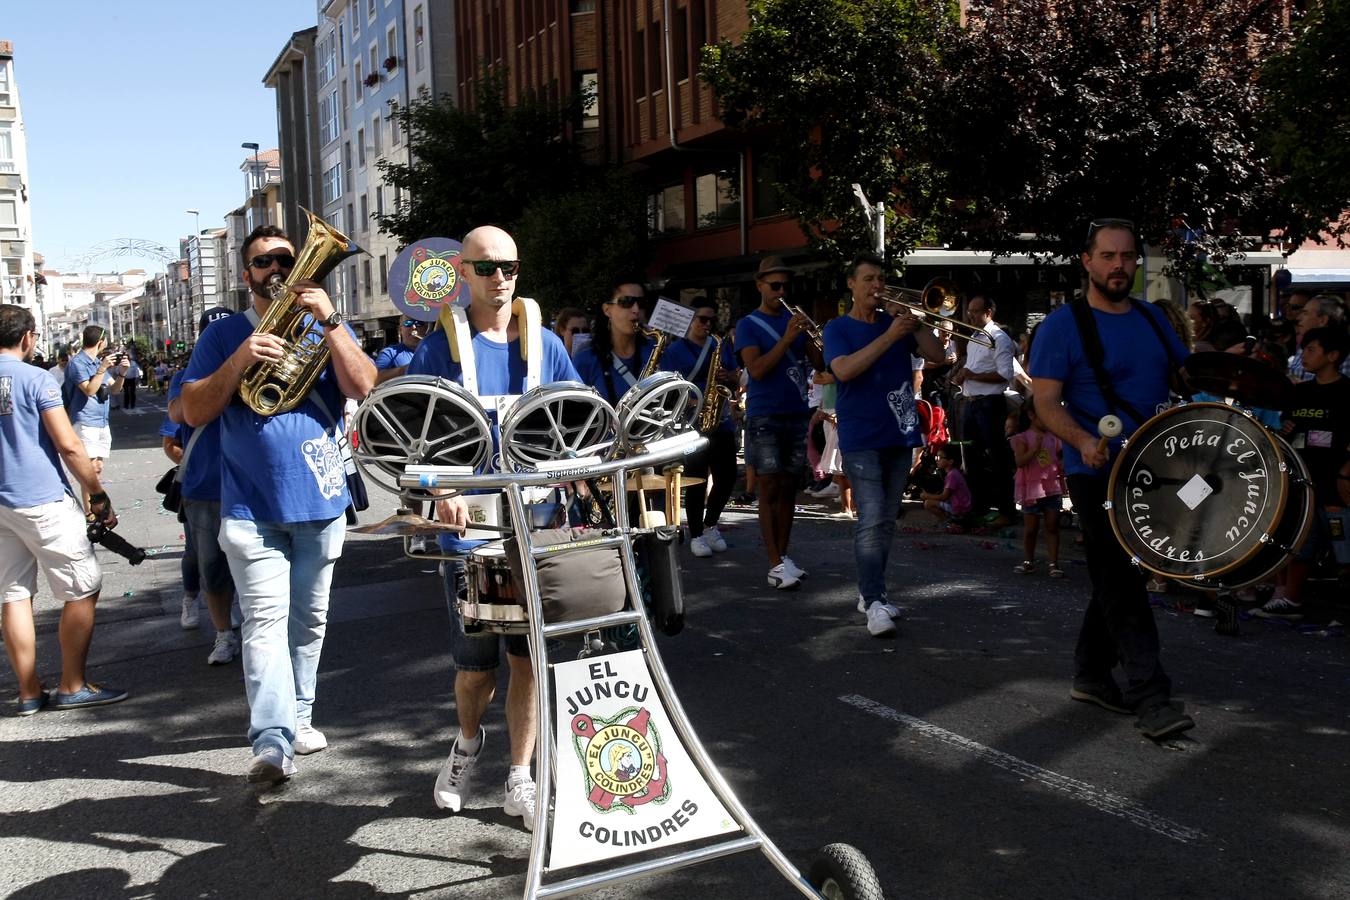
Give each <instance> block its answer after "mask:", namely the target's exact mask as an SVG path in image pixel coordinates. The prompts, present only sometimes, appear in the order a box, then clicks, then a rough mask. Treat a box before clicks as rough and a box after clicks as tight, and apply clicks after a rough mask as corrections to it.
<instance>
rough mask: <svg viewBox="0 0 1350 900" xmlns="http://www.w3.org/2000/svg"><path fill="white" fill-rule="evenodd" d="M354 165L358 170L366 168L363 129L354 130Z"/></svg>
mask: <svg viewBox="0 0 1350 900" xmlns="http://www.w3.org/2000/svg"><path fill="white" fill-rule="evenodd" d="M356 165H357V168H360V169H364V168H365V167H366V130H365V129H364V128H358V129H356Z"/></svg>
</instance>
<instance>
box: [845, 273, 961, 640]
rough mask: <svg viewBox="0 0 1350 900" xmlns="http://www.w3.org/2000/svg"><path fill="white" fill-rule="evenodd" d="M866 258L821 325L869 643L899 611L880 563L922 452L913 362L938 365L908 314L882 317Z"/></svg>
mask: <svg viewBox="0 0 1350 900" xmlns="http://www.w3.org/2000/svg"><path fill="white" fill-rule="evenodd" d="M884 265H885V264H884V263H883V262H882V260H881V259H880V257H877V256H874V255H872V254H870V253H868V254H863V255H861V256H858V257H856V258H855V259H854V260H853V262H852V264H850V266H849V275H848V289H849V293H850V295H851V296H852V301H853V302H852V306H851V307H850V309H849V311H848V314H847V315H843V316H839V317H838V318H835V319H831V320H830V321H829V322H828V323H826V325H825V362H826V363H827V364H828V365H829V367H830V371H831V372H832V373H833V374H834V377H835V380H836V381H837V382H838V384H839V395H838V400H837V401H836V406H835V408H836V410H837V412H838V415H839V449H840V451H841V452H842V453H843V455H844V474H845V475H847V476H848V479H849V481H850V482H852V484H853V502H854V504H855V505H856V506H857V508H858V525H857V527H856V528H855V529H854V530H853V554H854V557H855V560H856V565H857V570H858V607H857V608H858V612H860V613H863V614H864V615H866V616H867V631H868V633H870V634H871V635H872V636H873V637H885V636H887V635H892V634H894V633H895V622H894V620H895V619H896V618H898V617H899V616H900V610H899V608H897V607H896V606H894V605H893V604H892V603H891V602H890V597H889V595H888V593H887V591H886V563H887V560H888V558H889V556H890V550H891V542H892V539H893V538H894V536H895V517H896V514H897V513H898V512H899V511H900V502H901V500H902V499H903V498H904V493H905V482H906V480H907V479H908V478H909V467H910V462H911V458H912V457H913V448H915V447H918V446H920V445H922V444H923V427H922V424H921V423H920V421H919V412H918V407H917V405H916V404H915V396H914V379H913V368H914V365H913V361H914V357H915V356H922V357H923V358H924V359H925V360H927V361H928V362H933V363H940V362H942V360H943V349H942V342H941V341H939V340H938V339H937V336H936V335H935V334H934V333H933V330H932V329H931V328H927V327H923V325H922V323H921V321H920V319H919V317H918V316H917V315H916V314H915V312H914V311H913V310H911V309H908V308H906V307H904V306H901V305H894V308H895V310H896V313H897V314H896V315H894V316H887V315H882V314H881V312H882V310H883V309H887V310H889V309H891V308H892V306H893V305H892V304H885V303H883V300H882V294H883V291H884V288H885V268H884Z"/></svg>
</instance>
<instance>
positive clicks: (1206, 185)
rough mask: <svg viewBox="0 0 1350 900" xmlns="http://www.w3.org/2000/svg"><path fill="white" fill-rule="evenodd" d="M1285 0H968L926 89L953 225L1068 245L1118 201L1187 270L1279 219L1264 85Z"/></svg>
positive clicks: (1118, 209) (958, 233) (1067, 248)
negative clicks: (1266, 58)
mask: <svg viewBox="0 0 1350 900" xmlns="http://www.w3.org/2000/svg"><path fill="white" fill-rule="evenodd" d="M1283 6H1284V4H1283V3H1282V2H1279V0H1209V2H1205V3H1190V2H1184V0H1116V2H1112V3H1084V2H1081V0H1002V2H994V0H975V2H973V3H971V5H970V8H969V10H968V16H969V26H968V27H967V28H965V29H962V30H960V31H957V32H952V33H951V34H950V37H951V39H952V40H951V43H950V45H949V46H948V47H947V52H946V53H945V54H944V57H943V59H944V63H945V65H946V67H947V77H946V78H944V79H942V80H941V82H940V88H941V91H940V95H939V96H938V97H937V98H936V100H935V102H934V103H933V104H932V105H931V108H932V109H933V110H935V111H936V112H937V118H936V119H935V120H934V121H932V122H931V123H930V124H929V127H930V129H932V130H934V131H937V132H940V133H941V134H942V135H943V137H944V139H945V141H946V146H947V153H946V155H945V157H944V160H943V164H944V169H945V171H946V178H947V182H946V183H947V185H948V188H947V190H948V192H949V193H950V194H951V195H952V196H953V197H955V198H959V199H958V201H957V202H955V203H954V204H953V207H952V213H953V217H952V220H951V221H950V222H949V224H948V226H947V231H946V237H947V238H948V239H949V240H950V241H952V242H954V243H962V244H966V245H969V246H976V247H984V248H989V249H994V250H1001V251H1006V250H1012V249H1026V250H1032V251H1045V252H1057V253H1063V254H1066V255H1070V256H1072V255H1075V254H1076V253H1077V252H1078V251H1079V250H1080V249H1081V247H1082V241H1083V237H1084V234H1085V226H1086V223H1087V222H1088V221H1089V220H1091V219H1092V218H1094V217H1098V216H1123V217H1127V218H1130V219H1133V220H1134V221H1135V222H1136V223H1137V225H1138V227H1139V231H1140V234H1141V236H1142V237H1143V238H1144V239H1145V240H1146V241H1147V242H1148V243H1149V244H1150V245H1152V246H1154V247H1157V248H1160V249H1161V250H1162V252H1164V253H1165V254H1166V255H1167V256H1168V257H1169V258H1170V259H1171V260H1172V261H1173V265H1174V271H1176V272H1177V273H1178V274H1181V275H1182V276H1183V277H1188V275H1189V274H1193V273H1196V272H1197V271H1198V267H1199V266H1201V265H1202V264H1203V263H1204V262H1205V261H1206V260H1209V261H1218V262H1221V261H1222V260H1223V259H1224V258H1225V257H1226V256H1227V255H1228V254H1231V253H1233V252H1236V251H1239V250H1241V249H1242V247H1243V243H1242V241H1241V240H1240V238H1239V236H1240V235H1243V234H1246V235H1253V234H1254V235H1265V234H1268V233H1269V231H1270V229H1271V228H1272V227H1278V226H1279V225H1281V224H1283V222H1281V221H1280V218H1281V217H1280V216H1279V214H1278V206H1279V203H1278V199H1277V188H1278V181H1277V179H1276V178H1275V177H1274V175H1273V173H1272V171H1271V168H1270V166H1269V164H1268V159H1267V157H1266V155H1265V154H1264V153H1263V152H1262V150H1261V147H1260V143H1261V141H1260V134H1261V127H1262V120H1261V113H1262V105H1261V103H1260V95H1259V91H1258V89H1257V73H1258V67H1259V64H1260V58H1261V55H1262V54H1263V53H1266V52H1269V51H1270V50H1272V49H1276V48H1278V47H1280V46H1281V45H1282V44H1283V42H1284V41H1285V40H1286V39H1287V33H1286V31H1285V28H1284V26H1283V24H1282V20H1281V11H1282V8H1283ZM1028 234H1031V235H1036V236H1039V237H1038V238H1037V239H1033V240H1031V241H1030V242H1028V241H1026V240H1025V239H1024V237H1019V235H1021V236H1025V235H1028Z"/></svg>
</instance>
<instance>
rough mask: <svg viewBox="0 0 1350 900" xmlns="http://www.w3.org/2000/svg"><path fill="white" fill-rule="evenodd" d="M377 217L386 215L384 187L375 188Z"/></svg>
mask: <svg viewBox="0 0 1350 900" xmlns="http://www.w3.org/2000/svg"><path fill="white" fill-rule="evenodd" d="M375 215H377V216H382V215H384V185H380V186H379V187H377V188H375Z"/></svg>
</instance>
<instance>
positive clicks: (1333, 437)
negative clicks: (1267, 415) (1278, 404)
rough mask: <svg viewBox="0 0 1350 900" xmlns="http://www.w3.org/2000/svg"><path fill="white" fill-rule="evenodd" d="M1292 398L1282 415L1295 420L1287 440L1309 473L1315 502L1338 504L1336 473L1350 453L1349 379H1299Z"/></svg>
mask: <svg viewBox="0 0 1350 900" xmlns="http://www.w3.org/2000/svg"><path fill="white" fill-rule="evenodd" d="M1293 399H1294V402H1293V404H1292V405H1291V406H1290V408H1289V414H1288V415H1287V416H1286V417H1285V418H1288V419H1292V420H1293V422H1294V433H1293V434H1292V435H1290V436H1289V442H1290V443H1291V444H1293V445H1294V448H1295V449H1296V450H1298V452H1299V455H1300V456H1302V457H1303V461H1304V462H1305V463H1307V466H1308V470H1309V471H1310V472H1311V473H1312V479H1313V489H1314V490H1315V491H1316V493H1317V502H1318V503H1319V504H1321V505H1324V506H1325V505H1328V504H1330V505H1332V506H1336V505H1339V499H1338V495H1337V493H1336V475H1337V473H1339V472H1340V470H1341V466H1343V465H1344V464H1345V459H1346V456H1347V455H1350V378H1345V377H1341V378H1337V379H1336V380H1335V381H1332V382H1328V383H1327V384H1318V383H1317V382H1316V381H1303V382H1300V383H1298V384H1296V385H1294V391H1293Z"/></svg>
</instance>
